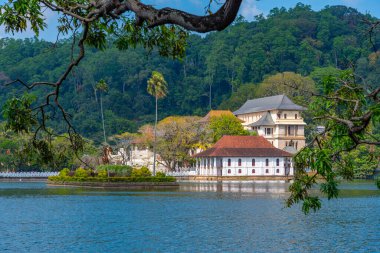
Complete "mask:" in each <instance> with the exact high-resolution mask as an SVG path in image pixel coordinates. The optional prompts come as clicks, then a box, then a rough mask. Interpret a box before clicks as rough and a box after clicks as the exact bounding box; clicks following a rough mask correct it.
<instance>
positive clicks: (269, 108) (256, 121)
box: [234, 95, 306, 153]
mask: <svg viewBox="0 0 380 253" xmlns="http://www.w3.org/2000/svg"><path fill="white" fill-rule="evenodd" d="M304 110H306V108H304V107H302V106H300V105H297V104H295V103H293V102H292V101H291V100H290V99H289V98H288V97H287V96H286V95H278V96H271V97H264V98H258V99H252V100H247V102H245V104H244V105H243V106H242V107H240V108H239V109H238V110H237V111H235V112H234V114H235V115H236V117H238V118H239V119H241V120H243V121H244V123H242V124H243V126H244V128H245V129H247V130H250V131H256V132H257V133H258V135H260V136H263V137H264V138H265V139H267V140H268V141H269V142H270V143H271V144H272V145H273V146H275V147H276V148H279V149H283V150H286V151H288V152H290V153H296V152H297V151H299V150H300V149H301V148H303V147H304V146H305V132H304V130H305V126H306V123H305V122H304V121H303V118H302V116H301V112H302V111H304Z"/></svg>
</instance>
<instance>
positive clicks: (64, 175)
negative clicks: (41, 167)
mask: <svg viewBox="0 0 380 253" xmlns="http://www.w3.org/2000/svg"><path fill="white" fill-rule="evenodd" d="M69 173H70V170H69V169H67V168H65V169H63V170H61V171H60V172H59V175H60V176H61V177H67V176H68V175H69Z"/></svg>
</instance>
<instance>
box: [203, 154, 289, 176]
mask: <svg viewBox="0 0 380 253" xmlns="http://www.w3.org/2000/svg"><path fill="white" fill-rule="evenodd" d="M220 159H221V158H215V157H214V158H200V159H198V162H197V171H198V174H199V175H201V176H285V175H293V173H294V170H293V167H292V164H291V160H290V158H284V157H278V158H276V157H241V158H239V157H223V158H222V164H223V166H220V165H221V164H220ZM239 160H240V161H239ZM253 160H254V161H253ZM217 164H219V165H218V166H217ZM286 168H288V169H286Z"/></svg>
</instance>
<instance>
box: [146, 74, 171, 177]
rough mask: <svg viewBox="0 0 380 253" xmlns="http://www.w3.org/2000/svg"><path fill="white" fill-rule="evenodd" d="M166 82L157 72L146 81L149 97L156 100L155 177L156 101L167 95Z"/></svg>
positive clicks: (154, 147) (154, 153)
mask: <svg viewBox="0 0 380 253" xmlns="http://www.w3.org/2000/svg"><path fill="white" fill-rule="evenodd" d="M167 85H168V84H167V82H166V81H165V79H164V76H163V75H162V74H161V73H160V72H158V71H153V72H152V76H151V78H149V80H148V87H147V91H148V93H149V94H150V95H152V96H153V97H155V99H156V120H155V122H154V146H153V156H154V157H153V176H154V175H156V141H157V118H158V106H157V101H158V99H159V98H164V97H166V95H167V94H168V86H167Z"/></svg>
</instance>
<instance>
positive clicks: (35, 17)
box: [0, 0, 46, 36]
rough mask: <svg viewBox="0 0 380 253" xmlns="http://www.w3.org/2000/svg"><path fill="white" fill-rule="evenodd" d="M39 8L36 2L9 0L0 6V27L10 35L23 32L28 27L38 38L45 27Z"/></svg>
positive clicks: (38, 2) (32, 0)
mask: <svg viewBox="0 0 380 253" xmlns="http://www.w3.org/2000/svg"><path fill="white" fill-rule="evenodd" d="M41 7H42V6H41V5H40V1H38V0H10V1H8V2H7V3H5V4H3V5H0V25H4V26H5V31H6V32H11V33H15V32H24V31H26V30H27V28H28V26H30V29H31V30H32V31H33V32H34V33H35V34H36V35H37V36H38V34H39V32H40V30H43V29H44V28H45V27H46V23H45V21H44V17H43V13H42V11H41Z"/></svg>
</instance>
